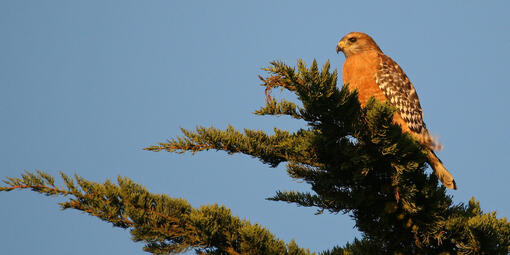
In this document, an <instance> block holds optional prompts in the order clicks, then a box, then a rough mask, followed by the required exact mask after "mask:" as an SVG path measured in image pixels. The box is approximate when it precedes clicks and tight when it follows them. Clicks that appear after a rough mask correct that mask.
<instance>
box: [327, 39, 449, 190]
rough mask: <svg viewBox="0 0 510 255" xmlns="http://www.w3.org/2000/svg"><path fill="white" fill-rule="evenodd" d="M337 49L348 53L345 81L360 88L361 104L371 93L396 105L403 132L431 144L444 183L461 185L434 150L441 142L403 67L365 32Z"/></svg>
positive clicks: (432, 163) (436, 170) (434, 166)
mask: <svg viewBox="0 0 510 255" xmlns="http://www.w3.org/2000/svg"><path fill="white" fill-rule="evenodd" d="M336 51H337V53H338V52H340V51H342V52H343V53H344V55H345V63H344V67H343V71H342V77H343V83H344V84H348V85H349V89H350V90H351V91H352V90H354V89H356V90H357V91H358V99H359V101H360V103H361V106H362V107H363V106H365V105H366V103H367V101H368V100H369V99H370V98H371V97H374V98H375V99H377V100H379V101H381V102H386V101H387V102H389V103H390V104H391V105H393V106H395V107H396V108H397V112H396V113H395V114H394V116H393V121H394V122H395V123H397V124H398V125H400V126H401V127H402V132H405V133H409V134H411V135H412V136H413V137H414V138H415V139H417V140H418V141H419V142H420V143H421V144H422V145H423V146H424V147H425V148H427V150H428V152H427V158H428V162H429V165H430V166H431V167H432V169H433V170H434V174H435V175H436V176H437V178H438V179H439V180H440V181H441V182H442V183H443V185H444V186H445V187H447V188H449V189H457V185H456V184H455V180H454V179H453V176H452V175H451V174H450V172H448V170H447V169H446V168H445V167H444V165H443V163H442V162H441V160H440V159H439V158H438V157H437V155H436V154H435V153H434V150H436V149H438V148H440V145H439V144H438V143H436V142H435V140H434V138H433V137H432V136H431V135H430V133H429V131H428V130H427V127H426V126H425V123H424V122H423V112H422V109H421V106H420V100H419V99H418V95H417V94H416V91H415V90H414V87H413V84H412V83H411V81H410V80H409V78H408V77H407V75H406V74H405V73H404V71H403V70H402V68H400V66H399V65H398V64H397V63H396V62H395V61H393V60H392V59H391V58H390V57H388V56H386V55H385V54H384V53H383V52H382V51H381V49H380V48H379V46H377V44H376V43H375V41H374V39H372V38H371V37H370V36H369V35H367V34H365V33H360V32H352V33H349V34H347V35H346V36H344V37H343V38H342V39H341V40H340V42H339V43H338V45H337V47H336Z"/></svg>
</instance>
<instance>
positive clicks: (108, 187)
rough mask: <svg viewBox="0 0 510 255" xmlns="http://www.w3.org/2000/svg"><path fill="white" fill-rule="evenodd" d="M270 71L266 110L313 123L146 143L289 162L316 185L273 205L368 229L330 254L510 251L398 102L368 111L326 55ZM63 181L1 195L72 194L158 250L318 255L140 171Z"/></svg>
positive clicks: (501, 232)
mask: <svg viewBox="0 0 510 255" xmlns="http://www.w3.org/2000/svg"><path fill="white" fill-rule="evenodd" d="M264 70H265V71H267V72H268V76H267V77H260V79H261V80H262V81H263V86H265V87H266V102H267V103H266V105H265V106H264V107H262V108H261V109H259V110H257V111H256V112H255V114H258V115H288V116H291V117H292V118H296V119H302V120H304V121H305V122H306V123H307V126H306V127H303V128H302V129H300V130H298V131H297V132H294V133H291V132H288V131H285V130H280V129H278V128H275V129H274V134H267V133H265V132H263V131H259V130H250V129H244V131H243V132H240V131H238V130H236V129H234V128H233V127H232V126H229V127H228V128H227V129H226V130H219V129H216V128H214V127H210V128H204V127H198V128H196V130H194V131H190V130H186V129H182V133H183V135H182V136H180V137H176V138H173V139H170V140H168V141H166V142H161V143H159V144H158V145H154V146H150V147H148V148H146V150H148V151H155V152H157V151H163V150H165V151H168V152H176V153H185V152H192V153H197V152H199V151H203V150H212V149H214V150H222V151H226V152H228V153H230V154H233V153H243V154H246V155H251V156H252V157H255V158H258V159H259V160H260V161H262V162H263V163H264V164H268V165H270V166H272V167H276V166H277V165H279V164H280V163H284V162H285V163H286V164H287V165H286V167H287V172H288V174H289V176H290V177H292V178H294V179H299V180H303V181H305V182H307V183H309V184H310V185H311V189H312V190H311V191H310V192H306V193H303V192H295V191H285V192H283V191H277V192H276V194H275V195H274V196H273V197H271V198H268V199H269V200H273V201H283V202H288V203H295V204H298V205H300V206H306V207H315V208H317V213H319V214H320V213H324V211H327V212H330V213H339V212H342V213H347V214H349V215H350V216H351V217H352V218H353V219H354V220H355V222H356V227H357V228H358V229H359V230H360V231H361V232H362V233H363V238H362V239H361V240H357V239H355V240H354V241H353V242H352V243H347V244H346V245H345V246H343V247H340V246H338V247H334V248H332V249H331V250H329V251H324V252H322V253H321V254H324V255H326V254H508V253H509V251H510V223H509V222H508V221H507V220H506V218H503V219H498V218H497V217H496V213H495V212H491V213H483V212H482V211H481V209H480V206H479V202H477V201H476V200H475V199H474V198H472V199H471V200H470V201H469V203H468V204H466V205H465V204H457V205H454V204H453V203H452V200H451V197H449V196H448V195H446V193H445V188H444V187H442V186H439V185H438V180H437V178H436V177H435V176H434V175H429V174H427V173H425V169H426V151H425V149H424V148H422V147H421V145H420V144H419V143H418V142H417V141H415V140H413V138H412V137H411V136H409V135H408V134H402V131H401V129H400V127H399V126H398V125H394V124H393V123H392V116H393V113H394V112H395V109H394V108H393V107H391V106H390V105H389V104H387V103H380V102H377V101H375V100H373V99H372V100H370V101H369V103H368V104H367V106H366V107H365V108H361V107H360V104H359V102H358V100H357V95H356V92H354V93H350V92H349V91H348V89H347V86H348V85H346V86H343V87H342V88H341V89H339V88H337V71H336V70H335V71H333V72H330V66H329V63H328V62H327V63H326V64H325V65H324V66H323V67H322V70H319V67H318V64H317V63H316V61H314V62H313V64H312V65H311V67H309V68H308V67H307V66H306V65H305V64H304V63H303V62H302V61H299V62H298V65H297V69H295V68H292V67H290V66H288V65H286V64H284V63H282V62H272V63H271V65H270V66H269V67H268V68H265V69H264ZM275 88H282V89H285V90H288V91H290V92H293V93H295V94H296V95H297V98H298V99H299V101H300V105H298V104H296V103H294V102H290V101H287V100H285V99H281V100H277V99H275V98H274V97H272V96H271V91H272V89H275ZM61 177H62V179H63V181H64V185H63V186H57V185H55V180H54V178H53V177H52V176H50V175H48V174H46V173H44V172H41V171H36V172H35V173H31V172H26V173H25V174H23V175H22V177H21V178H8V179H7V180H5V181H4V182H5V184H6V185H5V186H3V187H0V191H12V190H16V189H31V190H32V191H35V192H38V193H41V194H44V195H48V196H68V197H70V198H69V200H68V201H66V202H63V203H60V206H61V207H62V208H63V209H69V208H72V209H77V210H80V211H84V212H87V213H88V214H90V215H92V216H96V217H98V218H100V219H101V220H103V221H107V222H110V223H111V224H113V226H115V227H120V228H128V229H130V231H131V234H132V236H133V240H134V241H137V242H145V244H146V245H145V247H144V250H145V251H147V252H151V253H154V254H175V253H180V252H183V251H186V250H190V249H194V250H195V251H196V252H197V253H198V254H314V253H311V252H310V251H309V250H307V249H303V248H300V247H298V246H297V244H296V243H295V242H294V241H291V242H290V243H287V244H286V243H284V242H283V241H282V240H279V239H278V238H276V237H275V236H274V235H273V234H271V233H270V232H269V231H268V230H266V229H265V228H263V227H261V226H259V225H257V224H252V223H250V222H248V221H246V220H241V219H239V218H238V217H235V216H232V215H231V213H230V210H229V209H227V208H225V207H223V206H219V205H207V206H202V207H200V208H192V207H191V206H190V205H189V204H188V203H187V202H186V201H185V200H183V199H174V198H170V197H168V196H165V195H155V194H152V193H150V192H148V191H147V190H146V189H145V188H144V187H142V186H141V185H139V184H136V183H133V182H132V181H131V180H129V179H128V178H124V177H119V178H118V179H117V184H114V183H112V182H110V181H106V182H105V183H102V184H100V183H94V182H91V181H87V180H85V179H83V178H81V177H79V176H74V178H72V177H69V176H67V175H65V174H63V173H61Z"/></svg>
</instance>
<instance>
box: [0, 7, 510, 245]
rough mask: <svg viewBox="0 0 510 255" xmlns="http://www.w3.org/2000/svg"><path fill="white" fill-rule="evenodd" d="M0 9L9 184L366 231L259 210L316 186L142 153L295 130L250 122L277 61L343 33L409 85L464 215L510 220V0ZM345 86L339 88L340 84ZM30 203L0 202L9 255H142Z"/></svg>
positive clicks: (82, 220) (286, 230) (306, 214)
mask: <svg viewBox="0 0 510 255" xmlns="http://www.w3.org/2000/svg"><path fill="white" fill-rule="evenodd" d="M412 2H413V3H411V1H371V2H365V1H252V2H251V3H247V1H207V2H206V1H134V0H132V1H131V0H122V1H120V0H119V1H113V0H106V1H105V0H100V1H99V0H87V1H68V0H61V1H55V0H46V1H41V0H0V89H1V93H0V120H1V125H0V178H2V179H4V178H5V177H7V176H11V177H17V176H19V175H20V174H21V173H22V172H23V170H25V169H27V170H34V169H40V170H43V171H47V172H48V173H51V174H53V175H57V173H58V171H64V172H65V173H68V174H73V173H77V174H79V175H81V176H83V177H85V178H87V179H89V180H93V181H98V182H103V181H104V180H105V179H115V178H116V176H117V175H122V176H126V177H129V178H132V179H133V180H134V181H136V182H138V183H141V184H143V185H144V186H145V187H147V188H148V189H149V190H150V191H152V192H156V193H165V194H168V195H170V196H173V197H182V198H185V199H187V200H188V201H189V202H190V203H191V204H192V205H194V206H199V205H202V204H211V203H219V204H224V205H226V206H228V207H229V208H231V209H232V212H233V214H235V215H238V216H240V217H244V218H246V219H249V220H250V221H251V222H257V223H260V224H261V225H263V226H266V227H268V228H269V229H270V230H271V231H272V232H273V233H275V234H276V235H277V236H278V237H280V238H282V239H284V240H285V241H289V240H291V239H292V238H295V240H296V241H297V243H298V244H299V245H300V246H303V247H306V248H310V249H311V250H313V251H322V250H324V249H328V248H331V247H332V246H334V245H336V244H339V245H343V244H345V243H346V242H347V241H352V240H353V238H354V237H355V236H359V233H358V232H357V231H356V230H355V229H353V226H354V223H353V221H352V220H351V219H350V218H349V216H348V215H342V214H338V215H331V214H325V215H320V216H316V215H314V212H315V210H314V209H311V208H301V207H296V206H295V205H292V204H283V203H277V202H271V201H266V200H264V198H266V197H269V196H271V195H273V194H274V192H275V191H276V190H279V189H280V190H292V189H299V190H308V189H309V187H308V186H307V185H306V184H303V183H297V182H295V181H292V180H291V179H290V178H289V177H288V176H287V175H286V173H285V169H284V167H283V166H280V167H278V168H275V169H273V168H269V167H268V166H266V165H263V164H261V163H260V162H259V161H257V160H256V159H253V158H251V157H248V156H244V155H233V156H229V155H227V154H226V153H224V152H203V153H198V154H197V155H195V156H191V155H189V154H185V155H177V154H169V153H166V152H159V153H154V152H147V151H143V150H142V148H143V147H145V146H149V145H153V144H156V143H157V142H159V141H164V140H165V139H167V138H170V137H174V136H176V135H179V134H180V132H179V127H185V128H194V127H195V126H196V125H204V126H211V125H213V126H216V127H219V128H224V127H226V126H227V125H228V124H232V125H234V126H235V127H237V128H239V129H242V128H255V129H262V130H267V131H269V132H271V130H272V128H273V127H274V126H277V127H280V128H286V129H290V130H296V129H298V128H301V127H303V124H304V123H302V122H299V121H293V120H290V119H288V118H285V117H280V118H272V117H260V116H255V115H253V114H251V113H252V112H253V111H254V110H256V109H258V108H259V107H260V106H261V105H263V104H264V89H263V87H261V86H259V85H260V81H259V80H258V78H257V75H259V74H263V72H262V71H261V70H260V68H261V67H265V66H267V65H268V62H269V61H271V60H283V61H285V62H287V63H289V64H292V65H294V64H295V63H296V60H297V59H299V58H302V59H304V60H305V61H306V62H308V63H311V61H312V60H313V59H314V58H316V59H317V60H318V61H319V63H321V64H322V63H324V62H325V61H326V60H328V59H330V60H331V62H332V66H333V67H335V68H339V69H341V65H342V64H343V61H344V57H343V56H342V55H337V54H336V53H335V47H336V44H337V42H338V40H339V39H340V38H341V37H342V36H343V35H345V34H346V33H348V32H351V31H362V32H366V33H368V34H370V35H372V36H373V37H374V39H375V40H376V42H378V44H379V46H380V47H381V49H382V50H383V51H384V52H385V53H387V54H388V55H389V56H390V57H392V58H393V59H394V60H396V61H397V62H398V63H399V64H400V65H401V66H402V67H403V69H404V70H405V71H406V73H407V74H408V76H409V77H410V78H411V80H412V81H413V83H414V85H415V87H416V89H417V91H418V94H419V96H420V100H421V103H422V106H423V108H424V117H425V121H426V123H427V125H428V127H429V129H430V130H431V132H432V133H433V134H436V135H438V136H439V137H440V139H441V141H442V143H443V145H444V150H443V151H442V152H441V153H440V154H439V155H440V157H441V159H442V160H443V161H444V162H445V164H446V166H447V167H448V168H449V169H450V171H451V172H452V173H453V175H454V176H455V180H456V181H457V183H458V185H459V190H458V191H454V192H449V193H450V194H452V195H453V196H454V201H456V202H467V201H468V200H469V199H470V198H471V197H472V196H475V197H476V198H477V199H479V200H480V201H481V206H482V208H483V209H484V210H485V211H493V210H497V212H498V215H499V216H500V217H508V216H510V201H509V195H510V193H509V191H510V189H509V186H508V180H509V179H510V170H509V169H508V158H509V156H508V155H509V152H510V151H509V149H508V148H509V147H508V145H509V144H510V132H509V131H510V128H509V126H510V114H509V110H510V102H509V100H508V95H509V94H510V84H509V81H508V80H509V78H508V74H509V71H510V64H509V61H508V60H509V59H510V47H509V46H510V18H509V16H508V15H509V13H510V2H509V1H465V0H462V1H460V0H458V1H420V2H419V3H418V1H412ZM339 85H341V84H339ZM58 201H62V199H55V198H48V197H43V196H40V195H37V194H35V193H33V192H29V191H24V192H19V191H18V192H10V193H0V203H1V208H0V225H1V226H2V231H0V244H1V247H0V253H1V254H18V255H22V254H27V255H28V254H30V255H33V254H141V253H142V250H141V248H142V244H137V243H133V242H132V241H131V240H130V238H129V237H130V235H129V231H127V230H121V229H116V228H113V227H112V226H111V225H109V224H107V223H104V222H101V221H100V220H99V219H96V218H93V217H90V216H87V215H85V214H83V213H80V212H77V211H70V210H69V211H60V210H59V207H58V205H57V204H56V203H57V202H58Z"/></svg>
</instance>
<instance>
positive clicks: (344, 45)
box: [336, 32, 381, 58]
mask: <svg viewBox="0 0 510 255" xmlns="http://www.w3.org/2000/svg"><path fill="white" fill-rule="evenodd" d="M367 50H376V51H381V49H380V48H379V46H377V44H376V43H375V41H374V39H372V37H370V36H369V35H367V34H365V33H361V32H351V33H348V34H347V35H346V36H344V37H343V38H342V39H340V42H338V44H337V46H336V53H339V52H340V51H342V52H343V53H344V55H345V57H346V58H347V57H349V56H352V55H356V54H358V53H360V52H363V51H367Z"/></svg>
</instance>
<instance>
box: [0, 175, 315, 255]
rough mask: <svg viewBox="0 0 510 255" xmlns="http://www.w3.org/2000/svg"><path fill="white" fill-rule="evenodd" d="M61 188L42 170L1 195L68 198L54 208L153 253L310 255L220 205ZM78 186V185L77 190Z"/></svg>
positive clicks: (124, 189)
mask: <svg viewBox="0 0 510 255" xmlns="http://www.w3.org/2000/svg"><path fill="white" fill-rule="evenodd" d="M61 175H62V179H63V180H64V183H65V187H56V186H55V185H54V181H53V178H52V177H51V176H50V175H48V174H46V173H44V172H41V171H37V173H30V172H25V174H23V175H22V177H21V178H8V179H7V180H6V181H4V182H5V183H6V184H7V186H1V187H0V191H13V190H17V189H30V190H32V191H35V192H38V193H41V194H45V195H51V196H58V195H61V196H70V197H71V198H69V200H68V201H66V202H63V203H59V204H60V206H61V207H62V209H76V210H79V211H83V212H86V213H88V214H89V215H91V216H95V217H98V218H100V219H101V220H103V221H106V222H109V223H111V224H112V225H113V226H115V227H120V228H129V229H130V231H131V235H132V236H133V240H134V241H136V242H144V243H145V244H146V245H145V247H144V250H145V251H147V252H150V253H153V254H176V253H181V252H184V251H187V250H190V249H195V250H196V252H197V253H199V254H296V255H298V254H303V255H309V254H315V253H310V252H309V251H308V250H306V249H302V248H299V247H298V246H297V245H296V244H295V242H294V241H292V242H290V243H289V244H285V243H284V242H283V241H282V240H279V239H277V238H276V237H275V236H274V235H273V234H271V233H270V232H269V231H268V230H266V229H265V228H263V227H261V226H259V225H257V224H255V225H254V224H251V223H250V222H249V221H246V220H241V219H239V218H238V217H236V216H233V215H232V213H231V212H230V210H229V209H227V208H225V207H224V206H218V205H206V206H202V207H200V208H199V209H195V208H192V207H191V206H190V205H189V204H188V203H187V202H186V201H185V200H183V199H175V198H170V197H168V196H166V195H155V194H152V193H149V192H148V191H147V190H146V189H145V188H144V187H142V186H141V185H138V184H136V183H133V182H132V181H131V180H129V179H128V178H123V177H118V178H117V184H113V183H111V182H110V181H106V182H104V183H103V184H99V183H95V182H91V181H88V180H85V179H83V178H81V177H79V176H75V177H74V179H73V178H70V177H68V176H66V175H65V174H62V173H61ZM76 184H78V185H76Z"/></svg>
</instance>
